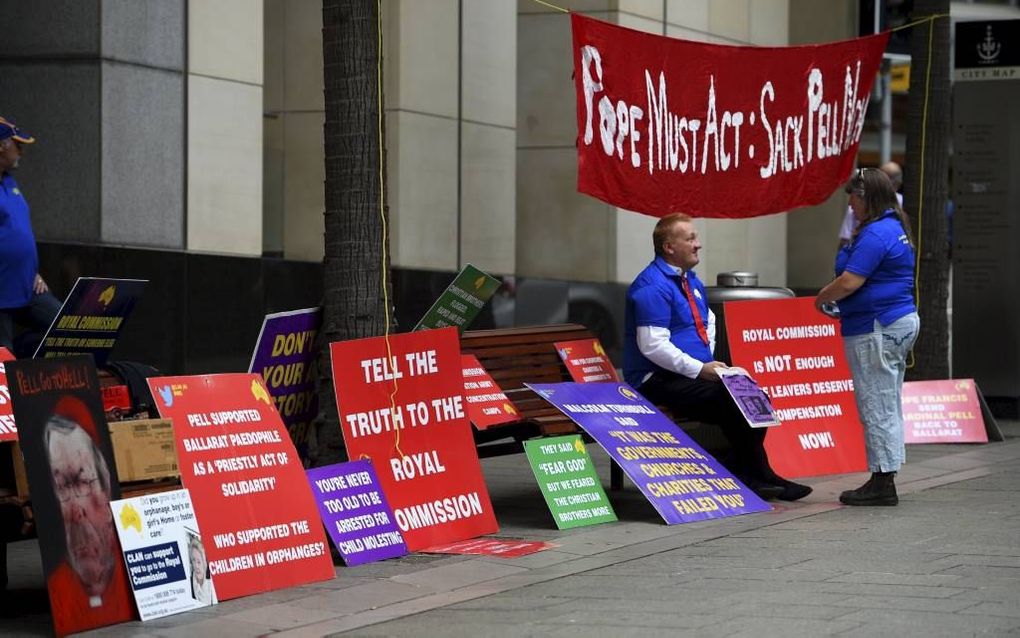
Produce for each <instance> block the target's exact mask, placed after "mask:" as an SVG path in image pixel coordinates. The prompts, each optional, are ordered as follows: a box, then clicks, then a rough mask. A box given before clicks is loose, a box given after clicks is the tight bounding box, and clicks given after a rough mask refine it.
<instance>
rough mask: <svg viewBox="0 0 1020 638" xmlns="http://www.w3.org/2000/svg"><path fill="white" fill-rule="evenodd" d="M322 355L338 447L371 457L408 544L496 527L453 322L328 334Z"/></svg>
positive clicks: (353, 454) (421, 545)
mask: <svg viewBox="0 0 1020 638" xmlns="http://www.w3.org/2000/svg"><path fill="white" fill-rule="evenodd" d="M330 355H331V357H332V364H333V381H334V388H335V390H336V404H337V409H338V411H339V413H340V427H341V429H342V430H343V436H344V441H345V442H346V444H347V454H348V456H349V457H350V458H352V459H370V460H371V461H372V464H373V465H374V466H375V469H376V472H377V473H378V475H379V482H380V483H381V484H382V488H383V491H384V492H385V494H386V498H387V499H388V500H389V502H390V505H392V506H393V516H394V518H395V519H396V521H397V525H398V526H399V527H400V531H401V532H403V534H404V541H405V542H406V543H407V547H408V549H410V550H411V551H417V550H419V549H422V548H425V547H429V546H432V545H436V544H439V543H447V542H452V541H457V540H463V539H465V538H474V537H475V536H481V535H482V534H490V533H492V532H495V531H496V530H497V529H498V527H497V524H496V516H495V514H494V512H493V510H492V504H491V503H490V502H489V492H488V490H487V489H486V487H485V479H484V478H483V476H482V467H481V463H479V461H478V453H477V451H476V450H475V443H474V438H473V437H472V435H471V424H470V423H468V419H467V413H466V411H465V408H464V403H465V401H464V377H463V375H462V373H461V359H460V343H459V340H458V336H457V330H456V329H454V328H439V329H436V330H426V331H420V332H408V333H404V334H395V335H390V336H389V337H373V338H370V339H356V340H353V341H342V342H338V343H331V344H330Z"/></svg>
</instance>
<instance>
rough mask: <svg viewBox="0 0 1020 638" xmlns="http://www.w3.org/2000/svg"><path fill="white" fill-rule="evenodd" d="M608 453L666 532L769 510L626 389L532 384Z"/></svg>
mask: <svg viewBox="0 0 1020 638" xmlns="http://www.w3.org/2000/svg"><path fill="white" fill-rule="evenodd" d="M527 385H528V387H529V388H531V389H532V390H534V391H535V392H537V393H538V394H539V396H541V397H543V398H544V399H545V400H546V401H548V402H549V403H552V404H553V405H554V406H556V407H557V408H558V409H559V410H560V411H561V412H563V413H564V414H566V415H567V416H569V417H570V418H571V419H572V420H573V421H574V422H575V423H577V424H578V425H579V426H581V428H583V429H584V431H585V432H587V433H588V434H590V435H591V436H592V438H594V439H595V440H596V441H598V443H599V445H601V446H602V447H603V448H605V450H606V452H608V453H609V456H611V457H612V458H613V460H614V461H616V462H617V463H619V464H620V467H621V468H623V471H624V472H626V474H627V476H628V477H630V480H632V481H634V484H635V485H637V486H638V489H639V490H641V493H642V494H644V495H645V498H647V499H648V501H649V502H650V503H651V504H652V507H654V508H655V510H656V511H657V512H659V515H660V516H662V518H663V519H664V520H665V521H666V523H667V524H669V525H674V524H676V523H693V522H694V521H703V520H707V519H711V518H722V517H725V516H735V515H737V514H749V513H751V512H767V511H770V510H771V509H772V508H771V507H770V506H769V505H768V504H767V503H766V502H765V501H763V500H761V499H760V498H758V496H757V495H756V494H755V493H754V492H752V491H751V490H749V489H748V488H747V487H745V486H744V484H743V483H741V482H740V481H738V480H737V479H736V478H735V477H734V476H733V474H731V473H730V471H729V470H727V469H726V468H725V467H723V466H722V464H721V463H719V461H716V460H715V459H714V458H712V457H711V456H710V455H709V454H708V452H705V451H704V450H703V449H701V447H700V446H699V445H698V444H697V443H695V442H694V441H693V440H691V438H690V437H689V436H687V435H686V434H685V433H684V432H683V430H681V429H680V428H678V427H677V426H676V424H675V423H673V422H672V421H670V420H669V419H668V418H666V416H665V415H664V414H662V413H661V412H659V411H658V410H657V409H655V406H653V405H652V404H651V403H649V402H648V401H647V400H645V398H644V397H642V396H641V395H640V394H638V393H637V392H635V391H634V390H633V389H631V387H630V386H628V385H626V384H624V383H529V384H527Z"/></svg>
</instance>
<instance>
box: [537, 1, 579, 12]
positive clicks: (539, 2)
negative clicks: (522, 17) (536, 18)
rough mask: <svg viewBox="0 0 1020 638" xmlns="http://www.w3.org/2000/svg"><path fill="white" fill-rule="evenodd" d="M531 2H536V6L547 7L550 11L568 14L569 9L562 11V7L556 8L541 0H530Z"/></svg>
mask: <svg viewBox="0 0 1020 638" xmlns="http://www.w3.org/2000/svg"><path fill="white" fill-rule="evenodd" d="M531 1H532V2H537V3H538V4H542V5H545V6H547V7H549V8H550V9H556V10H557V11H562V12H563V13H570V9H564V8H563V7H557V6H556V5H554V4H550V3H548V2H543V1H542V0H531Z"/></svg>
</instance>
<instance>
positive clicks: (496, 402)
mask: <svg viewBox="0 0 1020 638" xmlns="http://www.w3.org/2000/svg"><path fill="white" fill-rule="evenodd" d="M460 363H461V371H462V372H463V374H464V399H465V401H467V415H468V419H469V420H470V421H471V423H473V424H474V426H475V427H476V428H478V429H479V430H484V429H486V428H489V427H492V426H493V425H500V424H502V423H512V422H514V421H518V420H520V418H521V417H520V415H519V414H518V413H517V408H515V407H514V405H513V404H512V403H510V399H508V398H506V394H504V393H503V391H502V390H500V388H499V386H498V385H496V382H495V381H493V380H492V377H491V376H489V373H488V372H486V371H485V368H483V367H482V364H481V363H479V362H478V358H477V357H476V356H475V355H473V354H462V355H460Z"/></svg>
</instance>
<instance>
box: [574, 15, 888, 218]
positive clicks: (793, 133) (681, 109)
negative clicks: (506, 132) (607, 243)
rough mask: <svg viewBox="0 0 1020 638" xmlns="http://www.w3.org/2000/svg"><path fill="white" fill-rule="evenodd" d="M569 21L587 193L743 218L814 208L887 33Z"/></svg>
mask: <svg viewBox="0 0 1020 638" xmlns="http://www.w3.org/2000/svg"><path fill="white" fill-rule="evenodd" d="M570 19H571V24H572V27H573V47H574V49H573V56H574V84H575V89H576V92H577V142H576V145H577V169H578V170H577V189H578V190H579V191H581V192H582V193H587V194H588V195H592V196H593V197H597V198H599V199H601V200H603V201H605V202H608V203H610V204H613V205H614V206H620V207H621V208H626V209H629V210H633V211H636V212H640V213H645V214H647V215H654V216H657V217H661V216H663V215H666V214H668V213H672V212H677V211H680V212H684V213H687V214H689V215H692V216H695V217H731V218H739V217H753V216H755V215H766V214H770V213H778V212H781V211H786V210H790V209H792V208H797V207H799V206H808V205H812V204H818V203H820V202H823V201H825V199H827V198H828V197H829V195H830V194H832V192H833V191H834V190H836V189H837V188H838V187H839V186H840V185H842V183H843V182H844V181H845V180H846V178H847V176H848V175H849V174H850V171H851V169H852V168H853V165H854V159H855V157H856V156H857V146H858V143H859V141H860V136H861V129H862V127H863V124H864V115H865V112H866V111H867V108H868V100H869V97H870V93H871V83H872V81H873V80H874V78H875V74H876V72H877V71H878V67H879V63H880V62H881V59H882V52H883V51H884V50H885V45H886V41H887V39H888V37H889V36H888V33H881V34H878V35H874V36H870V37H866V38H858V39H855V40H846V41H843V42H834V43H832V44H825V45H810V46H799V47H747V46H723V45H716V44H706V43H703V42H689V41H686V40H678V39H675V38H666V37H663V36H658V35H652V34H648V33H643V32H640V31H635V30H632V29H627V28H624V27H620V26H617V25H614V24H609V23H607V22H600V21H598V20H593V19H591V18H587V17H584V16H582V15H580V14H578V13H572V14H571V15H570Z"/></svg>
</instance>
